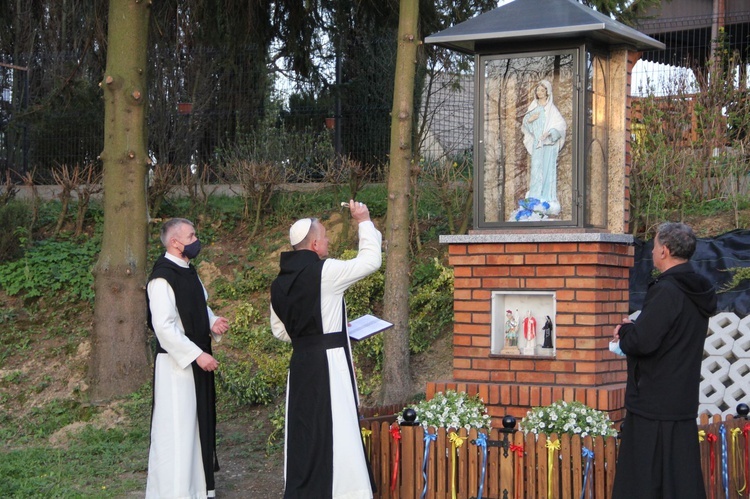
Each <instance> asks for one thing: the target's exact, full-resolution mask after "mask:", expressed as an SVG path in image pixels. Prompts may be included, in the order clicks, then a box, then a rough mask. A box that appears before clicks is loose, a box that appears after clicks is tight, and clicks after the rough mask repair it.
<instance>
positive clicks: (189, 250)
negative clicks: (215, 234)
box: [182, 239, 201, 260]
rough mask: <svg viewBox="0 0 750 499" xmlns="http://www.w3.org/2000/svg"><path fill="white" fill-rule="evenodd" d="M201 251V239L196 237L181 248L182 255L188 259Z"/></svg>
mask: <svg viewBox="0 0 750 499" xmlns="http://www.w3.org/2000/svg"><path fill="white" fill-rule="evenodd" d="M200 252H201V241H200V239H196V240H195V241H193V242H192V243H190V244H188V245H185V247H184V248H182V255H183V256H184V257H185V258H187V259H188V260H192V259H193V258H195V257H196V256H198V253H200Z"/></svg>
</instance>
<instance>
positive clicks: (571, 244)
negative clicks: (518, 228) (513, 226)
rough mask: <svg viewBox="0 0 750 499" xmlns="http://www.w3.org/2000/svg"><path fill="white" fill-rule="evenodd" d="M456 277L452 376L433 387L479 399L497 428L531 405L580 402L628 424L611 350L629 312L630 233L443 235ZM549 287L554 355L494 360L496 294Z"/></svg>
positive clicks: (619, 365)
mask: <svg viewBox="0 0 750 499" xmlns="http://www.w3.org/2000/svg"><path fill="white" fill-rule="evenodd" d="M440 242H441V243H446V244H449V255H450V260H449V262H450V264H451V265H452V266H453V268H454V272H455V290H454V302H453V303H454V313H455V318H454V324H455V326H454V331H453V380H449V381H436V382H431V383H429V384H428V386H427V398H431V397H432V396H433V395H434V393H435V392H438V391H444V390H446V389H456V390H460V391H466V392H468V393H470V394H477V393H478V394H480V395H481V396H482V398H483V399H484V401H485V403H486V404H487V405H488V411H489V412H490V414H491V415H492V417H493V420H494V421H493V424H495V425H497V426H499V425H500V419H501V418H502V417H503V416H504V415H506V414H510V415H512V416H515V417H516V418H518V419H519V420H520V418H522V417H523V416H525V415H526V411H528V410H529V409H530V408H531V407H534V406H543V405H548V404H550V403H552V402H554V401H556V400H560V399H562V400H566V401H574V400H577V401H580V402H583V403H585V404H586V405H588V406H590V407H593V408H595V409H599V410H604V411H608V412H609V414H610V417H611V418H612V419H613V420H615V421H618V420H621V419H623V418H624V408H623V406H624V391H625V379H626V367H625V361H624V360H623V359H622V358H620V357H617V356H615V355H614V354H612V353H610V352H609V349H608V344H609V340H610V339H611V336H612V329H613V327H614V325H615V324H619V323H620V322H622V319H623V317H625V316H626V315H627V313H628V274H629V269H630V268H631V267H632V265H633V247H632V237H630V236H626V235H615V234H605V233H587V232H581V233H549V232H546V233H543V234H538V233H528V232H526V233H515V234H514V233H508V232H504V233H502V234H485V233H482V234H471V235H467V236H441V238H440ZM514 290H517V291H524V292H527V291H532V290H533V291H544V292H550V291H554V292H555V294H556V317H555V318H554V323H555V327H556V329H555V336H556V341H555V347H556V348H555V354H554V357H541V356H523V355H519V356H504V355H493V354H492V353H491V350H490V345H491V322H492V317H491V295H492V292H493V291H503V292H511V293H512V292H513V291H514Z"/></svg>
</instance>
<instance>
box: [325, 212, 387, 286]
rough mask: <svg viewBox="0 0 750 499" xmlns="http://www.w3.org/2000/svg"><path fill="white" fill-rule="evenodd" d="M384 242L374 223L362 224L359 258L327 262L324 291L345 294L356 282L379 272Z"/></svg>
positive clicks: (360, 227)
mask: <svg viewBox="0 0 750 499" xmlns="http://www.w3.org/2000/svg"><path fill="white" fill-rule="evenodd" d="M382 242H383V236H382V234H381V233H380V231H378V229H376V228H375V225H374V224H373V223H372V222H370V221H368V222H362V223H360V224H359V251H358V253H357V256H356V257H355V258H352V259H351V260H336V259H329V260H326V261H325V263H324V264H323V269H324V270H323V275H322V279H323V281H324V282H323V283H322V284H321V287H322V289H324V290H330V291H331V292H332V293H343V292H344V291H346V290H347V288H349V286H351V285H352V284H354V283H355V282H357V281H359V280H360V279H363V278H365V277H367V276H368V275H370V274H372V273H373V272H375V271H376V270H378V269H379V268H380V265H381V264H382V261H383V254H382V251H381V249H380V247H381V245H382Z"/></svg>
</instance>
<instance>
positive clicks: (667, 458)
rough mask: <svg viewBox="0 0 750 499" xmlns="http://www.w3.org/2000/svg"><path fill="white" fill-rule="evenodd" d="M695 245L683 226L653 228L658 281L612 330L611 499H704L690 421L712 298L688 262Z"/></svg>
mask: <svg viewBox="0 0 750 499" xmlns="http://www.w3.org/2000/svg"><path fill="white" fill-rule="evenodd" d="M695 244H696V239H695V235H694V234H693V231H692V230H691V229H690V227H688V226H687V225H685V224H682V223H664V224H662V225H660V226H659V228H658V229H657V233H656V238H655V239H654V249H653V252H652V255H653V262H654V267H656V269H657V270H658V271H659V272H660V274H659V275H658V276H657V277H656V278H655V279H654V280H653V281H652V282H651V283H650V284H649V288H648V292H647V293H646V299H645V301H644V304H643V309H642V311H641V314H640V315H639V316H638V318H637V319H636V320H635V322H630V321H629V320H625V321H624V323H623V324H621V325H618V326H617V327H615V332H614V341H619V346H620V349H621V350H622V352H624V353H625V354H626V355H627V365H628V379H627V386H626V389H625V408H626V409H627V414H626V416H625V422H624V423H623V428H622V443H621V445H620V451H619V455H618V459H617V470H616V474H615V483H614V489H613V494H612V497H613V499H677V498H679V499H693V498H700V499H703V498H705V497H706V491H705V486H704V484H703V474H702V473H701V463H700V449H699V447H698V428H697V423H696V417H697V415H698V389H699V385H700V370H701V361H702V359H703V344H704V342H705V339H706V334H707V332H708V319H709V317H711V316H712V315H713V314H714V313H715V312H716V294H715V291H714V289H713V286H712V285H711V283H710V282H708V280H707V279H705V278H704V277H702V276H701V275H699V274H696V273H695V272H694V271H693V268H692V265H691V264H690V262H689V260H690V257H691V256H692V255H693V253H694V252H695Z"/></svg>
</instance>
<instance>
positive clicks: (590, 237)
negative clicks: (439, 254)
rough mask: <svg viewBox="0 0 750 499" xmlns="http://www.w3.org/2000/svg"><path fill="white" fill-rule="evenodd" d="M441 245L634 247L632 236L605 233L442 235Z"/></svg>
mask: <svg viewBox="0 0 750 499" xmlns="http://www.w3.org/2000/svg"><path fill="white" fill-rule="evenodd" d="M439 241H440V243H441V244H482V243H502V244H506V243H616V244H628V245H632V244H633V241H634V238H633V236H631V235H630V234H610V233H605V232H533V233H529V232H523V233H520V232H512V233H509V232H503V233H484V234H468V235H442V236H440V239H439Z"/></svg>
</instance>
